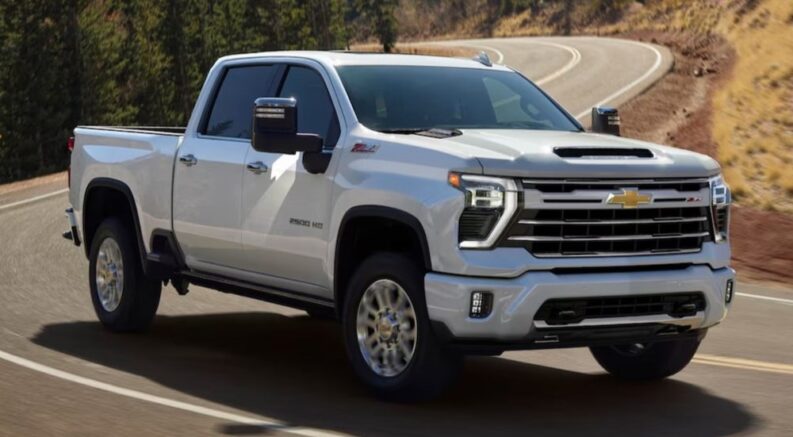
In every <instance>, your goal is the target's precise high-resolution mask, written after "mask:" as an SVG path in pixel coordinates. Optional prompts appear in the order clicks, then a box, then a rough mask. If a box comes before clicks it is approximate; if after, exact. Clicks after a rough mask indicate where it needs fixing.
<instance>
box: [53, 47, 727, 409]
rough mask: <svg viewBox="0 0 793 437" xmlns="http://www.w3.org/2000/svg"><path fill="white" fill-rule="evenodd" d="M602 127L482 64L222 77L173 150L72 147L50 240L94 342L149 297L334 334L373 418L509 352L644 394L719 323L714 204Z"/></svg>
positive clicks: (646, 150) (355, 61) (138, 140)
mask: <svg viewBox="0 0 793 437" xmlns="http://www.w3.org/2000/svg"><path fill="white" fill-rule="evenodd" d="M615 117H616V114H615V113H614V112H613V111H608V110H604V109H601V108H596V109H595V110H594V111H593V126H594V130H595V131H596V133H587V132H585V131H584V129H583V128H582V126H581V125H580V124H579V123H578V122H577V121H576V120H575V119H574V118H573V117H571V116H570V115H569V114H568V113H567V112H566V111H565V110H564V109H562V108H561V107H560V106H559V105H558V104H557V103H555V102H554V101H553V100H552V99H551V98H550V97H548V96H547V95H546V94H545V93H544V92H543V91H541V90H540V89H539V88H538V87H537V86H535V85H534V84H533V83H532V82H531V81H529V80H528V79H526V78H525V77H523V76H522V75H521V74H519V73H517V72H516V71H514V70H511V69H509V68H507V67H504V66H500V65H492V64H491V63H490V62H489V60H488V59H486V57H484V56H480V57H479V58H477V59H474V60H463V59H448V58H436V57H424V56H409V55H408V56H406V55H379V54H352V53H326V52H276V53H261V54H250V55H240V56H230V57H225V58H222V59H220V60H219V61H218V62H217V63H216V64H215V66H214V67H213V68H212V69H211V71H210V72H209V75H208V77H207V79H206V83H205V85H204V87H203V89H202V91H201V93H200V95H199V97H198V101H197V103H196V106H195V110H194V112H193V115H192V117H191V118H190V121H189V123H188V125H187V127H186V128H183V129H182V128H178V129H174V128H171V129H160V128H118V127H90V126H82V127H78V128H76V129H75V138H76V139H75V147H74V150H73V153H72V158H71V180H70V187H71V190H70V197H69V199H70V203H71V205H72V208H70V209H69V210H67V215H68V217H69V220H70V225H71V231H70V232H67V233H66V234H65V235H66V236H67V237H69V238H71V239H72V240H73V241H74V242H75V243H76V244H78V245H79V244H80V243H83V244H84V246H85V254H86V255H87V257H88V259H89V261H90V263H89V265H90V272H89V284H90V290H91V298H92V301H93V306H94V308H95V310H96V313H97V315H98V317H99V320H101V322H102V323H103V324H104V325H105V326H106V327H108V328H109V329H111V330H114V331H135V330H141V329H144V328H146V326H147V325H149V323H150V322H151V321H152V320H153V317H154V314H155V312H156V310H157V306H158V302H159V299H160V291H161V287H162V286H163V284H167V283H168V282H170V283H172V284H173V286H174V287H175V288H176V290H177V291H179V293H180V294H184V293H186V292H187V290H188V285H189V284H196V285H200V286H204V287H209V288H213V289H217V290H221V291H224V292H229V293H237V294H241V295H244V296H249V297H253V298H259V299H264V300H269V301H272V302H276V303H281V304H284V305H289V306H294V307H298V308H302V309H306V310H307V311H308V312H309V314H314V315H325V316H328V315H333V316H334V317H337V318H339V319H340V320H341V323H342V332H343V336H344V342H345V345H346V349H347V353H348V356H349V359H350V362H351V364H352V367H353V368H354V370H355V372H356V374H357V375H358V376H359V377H360V379H361V380H362V381H363V382H364V383H365V384H366V385H367V386H369V387H370V388H372V389H373V390H374V391H375V393H376V394H378V395H380V396H383V397H386V398H390V399H418V398H426V397H429V396H433V395H435V394H437V393H439V392H440V391H441V390H442V389H443V388H444V387H446V386H447V385H448V384H449V383H450V382H451V381H452V380H453V379H454V377H455V375H456V372H457V370H458V369H459V368H460V364H461V361H462V356H463V355H465V354H466V353H477V354H483V353H484V354H499V353H501V352H503V351H505V350H511V349H535V348H556V347H589V348H591V351H592V353H593V355H594V357H595V359H596V360H597V361H598V363H600V364H601V365H602V367H603V368H605V369H606V370H607V371H608V372H610V373H612V374H614V375H616V376H618V377H623V378H632V379H657V378H664V377H667V376H669V375H672V374H674V373H676V372H678V371H680V370H681V369H683V368H684V367H685V366H686V365H687V364H688V362H689V361H690V360H691V358H692V356H693V355H694V353H695V351H696V350H697V347H698V346H699V344H700V341H701V340H702V339H703V337H704V336H705V333H706V331H707V329H708V328H710V327H712V326H714V325H716V324H718V323H719V322H720V321H721V320H722V319H723V318H724V317H725V315H726V313H727V309H728V307H729V304H730V301H731V298H732V294H733V290H732V288H733V280H734V271H733V270H732V269H731V268H730V267H729V261H730V247H729V236H728V222H729V206H730V193H729V189H728V188H727V186H726V185H725V183H724V181H723V179H722V178H721V176H720V169H719V166H718V164H717V163H716V162H715V161H713V160H712V159H710V158H708V157H706V156H703V155H699V154H696V153H692V152H688V151H684V150H678V149H674V148H670V147H665V146H660V145H655V144H649V143H645V142H640V141H634V140H629V139H625V138H621V137H619V136H617V135H609V134H606V133H609V132H611V133H616V132H615V130H616V129H618V126H616V123H615V121H616V120H615ZM598 132H599V133H598ZM262 335H269V334H268V333H262ZM279 335H288V333H279Z"/></svg>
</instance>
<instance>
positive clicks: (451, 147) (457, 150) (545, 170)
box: [421, 129, 719, 178]
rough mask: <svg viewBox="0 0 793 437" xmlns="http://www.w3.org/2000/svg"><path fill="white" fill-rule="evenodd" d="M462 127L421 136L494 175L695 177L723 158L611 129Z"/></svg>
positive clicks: (713, 170)
mask: <svg viewBox="0 0 793 437" xmlns="http://www.w3.org/2000/svg"><path fill="white" fill-rule="evenodd" d="M462 132H463V135H460V136H457V137H451V138H445V139H432V140H429V139H428V140H429V141H421V142H422V143H424V144H425V145H427V146H430V144H428V143H429V142H431V143H432V145H431V146H430V147H433V148H436V149H442V150H444V151H447V152H449V153H454V154H456V155H458V156H459V155H463V156H464V157H466V158H468V157H471V158H476V159H478V160H479V162H480V163H481V165H482V167H483V172H484V174H487V175H494V176H513V177H537V178H573V177H575V178H690V177H708V176H714V175H716V174H718V172H719V164H718V163H717V162H716V161H714V160H713V159H711V158H709V157H707V156H705V155H702V154H699V153H694V152H690V151H687V150H682V149H676V148H673V147H667V146H661V145H658V144H652V143H647V142H644V141H638V140H632V139H628V138H622V137H615V136H611V135H602V134H591V133H584V132H559V131H537V130H490V129H488V130H463V131H462ZM582 148H583V149H584V150H581V149H582ZM604 149H606V150H605V151H606V153H603V152H604ZM599 154H600V155H605V156H597V155H599ZM622 155H629V156H622ZM630 155H638V156H630Z"/></svg>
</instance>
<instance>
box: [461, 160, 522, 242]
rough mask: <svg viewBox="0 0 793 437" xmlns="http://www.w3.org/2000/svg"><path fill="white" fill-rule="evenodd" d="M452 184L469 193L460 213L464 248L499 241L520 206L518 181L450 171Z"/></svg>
mask: <svg viewBox="0 0 793 437" xmlns="http://www.w3.org/2000/svg"><path fill="white" fill-rule="evenodd" d="M449 184H450V185H451V186H453V187H455V188H457V189H459V190H460V191H462V192H463V193H464V195H465V208H464V209H463V213H462V215H461V216H460V223H459V238H460V247H461V248H464V249H486V248H488V247H491V246H493V244H495V242H496V240H497V239H498V237H499V236H500V235H501V233H502V232H503V231H504V228H505V227H506V226H507V223H508V222H509V219H510V218H511V217H512V215H513V214H514V213H515V210H516V209H517V205H518V188H517V185H516V184H515V181H514V180H512V179H506V178H496V177H489V176H477V175H462V174H459V173H449Z"/></svg>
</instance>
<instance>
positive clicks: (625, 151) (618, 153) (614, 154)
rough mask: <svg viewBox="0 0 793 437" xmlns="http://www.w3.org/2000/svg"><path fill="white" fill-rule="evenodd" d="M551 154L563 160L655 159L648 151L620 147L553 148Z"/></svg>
mask: <svg viewBox="0 0 793 437" xmlns="http://www.w3.org/2000/svg"><path fill="white" fill-rule="evenodd" d="M553 153H555V154H556V156H558V157H560V158H565V159H568V158H578V159H648V158H654V157H655V155H654V154H653V152H652V151H650V149H642V148H622V147H619V148H618V147H555V148H554V149H553Z"/></svg>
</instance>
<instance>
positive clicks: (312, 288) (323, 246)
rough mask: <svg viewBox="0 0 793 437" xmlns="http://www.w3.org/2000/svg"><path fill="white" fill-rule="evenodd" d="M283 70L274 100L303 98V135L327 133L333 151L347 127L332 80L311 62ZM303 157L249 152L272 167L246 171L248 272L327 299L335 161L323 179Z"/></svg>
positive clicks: (300, 107) (253, 159) (244, 215)
mask: <svg viewBox="0 0 793 437" xmlns="http://www.w3.org/2000/svg"><path fill="white" fill-rule="evenodd" d="M285 68H286V71H285V75H284V76H283V78H282V79H281V81H280V84H279V87H278V90H277V93H276V95H277V96H279V97H294V98H295V99H297V104H298V122H297V128H298V132H301V133H313V134H317V135H319V136H321V137H322V138H323V140H324V141H323V144H324V147H325V149H326V150H327V151H329V152H332V150H333V148H334V147H335V146H336V143H337V142H338V141H339V137H340V134H341V124H340V122H339V118H338V115H337V114H338V108H337V106H336V105H335V103H334V101H333V99H332V97H331V96H332V93H330V90H329V81H326V76H325V75H324V74H323V72H322V70H321V69H320V68H319V67H315V66H313V65H309V64H302V65H299V64H292V65H286V66H285ZM302 157H303V154H302V153H297V154H294V155H286V154H278V153H263V152H258V151H256V150H254V149H253V148H252V147H251V148H249V149H248V154H247V157H246V159H245V161H246V162H247V164H248V165H256V166H257V167H258V163H261V164H262V165H263V166H264V167H266V169H267V170H266V172H256V171H245V174H244V175H243V178H242V184H243V195H242V204H243V211H242V220H243V222H242V244H243V247H244V249H245V253H246V256H245V260H244V262H245V267H244V268H245V269H246V270H249V271H251V272H256V273H257V282H260V283H264V284H265V285H270V286H275V287H281V288H287V289H290V290H294V291H299V292H304V293H307V294H312V295H325V294H327V292H328V289H329V284H328V273H327V266H326V264H325V259H326V257H327V252H328V246H327V244H328V218H329V214H330V197H331V189H332V183H333V177H332V174H333V172H332V167H333V162H331V166H330V167H329V169H328V171H326V172H325V174H310V173H308V172H307V171H306V170H305V168H304V167H303V163H302ZM326 297H327V296H326Z"/></svg>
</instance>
